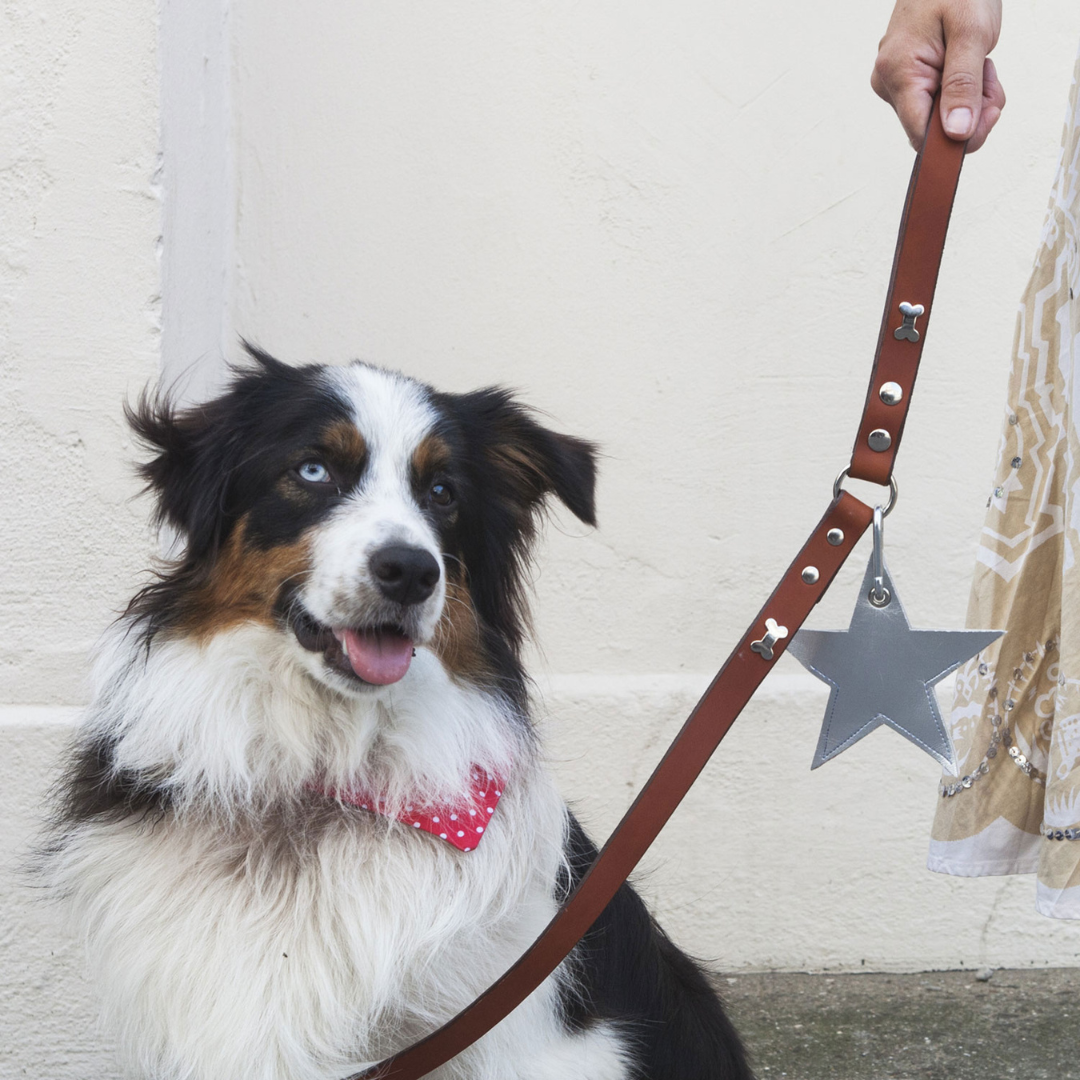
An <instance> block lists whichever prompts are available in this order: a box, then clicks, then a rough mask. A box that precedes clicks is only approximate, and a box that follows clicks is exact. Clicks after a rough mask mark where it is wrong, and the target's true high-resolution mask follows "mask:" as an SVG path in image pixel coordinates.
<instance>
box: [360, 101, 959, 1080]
mask: <svg viewBox="0 0 1080 1080" xmlns="http://www.w3.org/2000/svg"><path fill="white" fill-rule="evenodd" d="M963 156H964V146H963V145H962V144H960V143H956V142H953V141H952V140H951V139H949V138H948V137H947V136H946V135H945V132H944V130H943V129H942V127H941V122H940V119H939V118H938V109H937V102H936V101H935V104H934V109H933V112H932V114H931V118H930V124H929V127H928V130H927V137H926V141H925V143H924V144H923V149H922V152H921V153H920V155H919V157H918V158H917V160H916V162H915V169H914V172H913V173H912V178H911V185H910V187H909V188H908V195H907V201H906V204H905V207H904V216H903V220H902V221H901V224H900V237H899V240H898V242H897V250H896V258H895V260H894V262H893V272H892V280H891V282H890V286H889V297H888V300H887V302H886V306H885V319H884V322H883V324H882V329H881V335H880V337H879V339H878V350H877V357H876V360H875V363H874V370H873V374H872V375H871V380H870V390H869V393H868V394H867V399H866V407H865V409H864V412H863V418H862V423H861V425H860V427H859V436H858V440H857V441H856V444H855V452H854V454H853V456H852V462H851V466H850V468H849V470H845V471H849V472H850V474H851V475H852V476H855V477H859V478H862V479H866V480H872V481H875V482H877V483H882V484H885V483H888V482H889V479H890V476H891V473H892V464H893V460H894V459H895V455H896V449H897V446H898V444H899V442H900V435H901V433H902V431H903V426H904V418H905V417H906V415H907V408H908V404H909V403H910V399H911V388H912V386H913V385H914V382H915V374H916V371H917V369H918V364H919V357H920V355H921V352H922V339H923V338H924V337H925V329H926V319H927V316H928V314H929V309H930V302H931V300H932V298H933V294H934V286H935V284H936V282H937V273H938V267H939V265H940V262H941V252H942V248H943V247H944V244H945V233H946V230H947V228H948V223H949V213H950V211H951V209H952V202H953V196H954V195H955V193H956V185H957V182H958V180H959V177H960V165H961V162H962V161H963ZM901 303H904V304H907V305H909V306H911V307H915V306H917V305H922V307H923V311H922V313H921V314H920V315H916V316H914V323H918V321H919V320H920V319H921V320H922V322H921V325H920V326H918V328H917V329H915V334H916V335H917V336H916V338H915V339H913V338H912V335H911V334H910V333H908V332H906V331H905V332H904V333H902V334H901V335H900V336H897V331H898V330H904V329H905V320H904V318H903V316H902V315H901V314H900V310H899V305H900V304H901ZM907 322H908V323H909V326H910V328H911V329H914V326H913V325H910V324H911V322H912V320H911V318H910V317H909V318H908V320H907ZM883 382H893V383H896V384H897V386H898V387H899V389H900V398H899V400H898V401H897V403H896V404H894V405H888V404H886V403H885V401H884V400H883V396H882V394H881V393H880V388H881V385H882V383H883ZM885 396H888V397H894V396H895V394H894V393H892V392H890V393H888V394H887V395H885ZM878 430H882V431H885V432H886V434H887V435H888V436H889V444H888V446H887V447H886V448H885V449H883V450H876V449H874V448H873V445H874V444H873V442H872V441H868V440H870V433H871V432H876V431H878ZM874 441H877V442H879V443H880V442H881V441H883V440H880V438H875V440H874ZM872 519H873V510H872V509H871V508H870V507H869V506H867V505H866V504H865V503H863V502H861V501H859V500H858V499H856V498H855V497H854V496H853V495H851V494H849V493H848V492H845V491H840V492H839V493H838V494H836V496H835V497H834V498H833V501H832V502H831V503H830V505H829V508H828V509H827V510H826V512H825V516H824V517H823V518H822V519H821V521H820V522H818V525H817V527H816V528H815V529H814V531H813V532H812V533H811V534H810V538H809V539H808V540H807V542H806V544H805V545H804V546H803V548H802V550H801V551H800V552H799V554H798V555H797V556H796V558H795V560H794V562H792V564H791V565H790V566H789V567H788V568H787V571H786V572H785V573H784V576H783V578H782V579H781V581H780V584H779V585H778V586H777V587H776V590H775V591H774V592H773V594H772V596H770V597H769V599H768V601H767V602H766V604H765V606H764V607H763V608H762V609H761V611H760V612H759V613H758V616H757V618H756V619H755V620H754V622H753V623H752V624H751V626H750V629H749V630H747V632H746V634H745V635H744V636H743V639H742V641H740V642H739V644H738V646H737V647H736V649H735V651H734V652H733V653H732V654H731V656H730V657H728V659H727V661H726V663H725V664H724V666H723V667H722V668H721V669H720V673H719V674H718V675H717V676H716V678H715V679H714V680H713V681H712V684H711V685H710V686H709V688H708V690H706V692H705V695H704V696H703V697H702V699H701V700H700V701H699V702H698V704H697V706H696V707H695V708H694V711H693V712H692V713H691V714H690V716H689V718H688V719H687V721H686V723H685V724H684V725H683V727H682V729H681V730H680V732H679V734H678V735H677V736H676V738H675V741H674V742H673V743H672V744H671V746H670V748H669V749H668V751H667V753H666V754H665V755H664V757H663V759H662V760H661V761H660V764H659V765H657V767H656V770H655V771H654V772H653V774H652V776H651V777H650V778H649V781H648V783H647V784H646V785H645V787H644V788H642V790H641V792H640V793H639V794H638V796H637V798H636V799H635V800H634V804H633V805H632V806H631V807H630V809H629V810H628V811H627V813H626V814H625V816H624V817H623V819H622V821H621V822H620V823H619V825H618V827H617V828H616V829H615V831H614V832H613V833H612V834H611V838H610V839H609V840H608V842H607V843H606V844H605V845H604V848H603V850H602V851H601V852H600V854H599V855H598V856H597V858H596V861H595V862H594V863H593V865H592V866H591V867H590V869H589V870H588V871H587V873H586V874H585V876H584V878H583V879H582V881H581V882H580V884H579V885H578V887H577V889H576V890H575V891H574V893H573V894H572V895H571V896H570V897H569V898H568V900H567V901H566V903H565V904H564V905H563V906H562V907H561V908H560V909H559V911H558V913H557V914H556V915H555V917H554V918H553V919H552V921H551V922H550V923H549V924H548V926H547V928H546V929H545V930H544V932H543V933H542V934H541V935H540V936H539V937H538V938H537V939H536V941H535V942H534V943H533V944H532V945H531V946H530V947H529V949H528V950H527V951H526V952H525V954H524V955H523V956H522V957H521V958H520V959H519V960H518V961H517V963H516V964H514V966H513V967H512V968H510V970H509V971H507V972H506V974H505V975H503V976H502V977H501V978H500V979H499V980H498V981H497V982H495V983H493V984H492V985H491V986H490V987H489V988H488V989H487V990H485V991H484V993H483V994H481V995H480V996H479V997H478V998H477V999H476V1000H475V1001H474V1002H473V1003H472V1004H471V1005H469V1006H468V1007H467V1008H465V1009H464V1010H463V1011H462V1012H460V1013H458V1014H457V1016H455V1017H454V1018H453V1019H452V1020H450V1021H449V1022H447V1023H446V1024H444V1025H443V1027H441V1028H439V1029H438V1030H437V1031H435V1032H433V1033H432V1034H431V1035H429V1036H427V1038H425V1039H422V1040H421V1041H420V1042H418V1043H415V1044H414V1045H412V1046H410V1047H409V1048H408V1049H406V1050H403V1051H402V1052H401V1053H399V1054H396V1055H394V1056H393V1057H391V1058H387V1059H386V1060H385V1061H383V1062H382V1063H380V1064H379V1065H375V1066H373V1067H371V1068H370V1069H367V1070H365V1071H364V1072H362V1073H357V1074H355V1075H354V1076H352V1077H350V1078H349V1080H376V1078H378V1080H419V1078H420V1077H422V1076H425V1075H426V1074H427V1073H429V1072H431V1071H432V1070H433V1069H436V1068H438V1067H439V1066H440V1065H442V1064H444V1063H445V1062H447V1061H449V1060H450V1058H452V1057H454V1056H455V1055H457V1054H460V1053H461V1051H462V1050H464V1049H466V1047H468V1046H470V1045H471V1044H472V1043H474V1042H476V1040H477V1039H479V1038H481V1037H482V1036H483V1035H484V1034H486V1033H487V1032H488V1031H490V1030H491V1028H493V1027H494V1026H495V1025H496V1024H497V1023H498V1022H499V1021H500V1020H502V1019H503V1018H504V1017H506V1016H507V1015H508V1014H509V1013H510V1012H512V1011H513V1010H514V1009H515V1008H516V1007H517V1006H518V1005H519V1004H520V1003H521V1002H522V1001H524V999H525V998H526V997H528V995H529V994H530V993H532V991H533V990H535V989H536V988H537V987H538V986H539V985H540V984H541V983H542V982H543V981H544V979H546V978H547V977H548V975H550V974H551V972H553V971H554V970H555V968H556V967H558V965H559V964H560V963H561V962H562V961H563V960H564V959H565V958H566V957H567V955H568V954H569V953H570V951H571V950H572V949H573V948H574V946H575V945H576V944H577V942H578V941H579V940H580V939H581V938H582V937H583V936H584V934H585V933H586V932H587V931H588V929H589V927H590V926H592V924H593V923H594V922H595V921H596V919H597V918H598V917H599V916H600V914H601V912H602V911H603V910H604V908H605V907H606V906H607V905H608V903H609V902H610V901H611V899H612V897H613V896H614V895H615V893H616V892H617V891H618V889H619V887H620V886H621V885H622V883H623V882H624V881H625V880H626V878H627V876H628V875H629V874H630V873H631V871H632V870H633V869H634V867H635V866H636V865H637V863H638V861H639V860H640V859H641V857H642V855H644V854H645V851H646V850H647V849H648V847H649V845H650V844H651V843H652V842H653V840H654V839H656V836H657V834H658V833H659V832H660V830H661V829H662V828H663V826H664V824H665V823H666V822H667V820H668V818H669V817H670V816H671V814H672V813H673V812H674V810H675V808H676V807H677V806H678V805H679V803H680V802H681V801H682V799H683V796H684V795H685V794H686V793H687V791H689V790H690V787H691V785H692V784H693V782H694V780H695V779H696V778H697V776H698V774H699V773H700V772H701V770H702V769H703V768H704V767H705V765H706V763H707V762H708V760H709V758H710V757H711V756H712V754H713V751H714V750H715V749H716V747H717V746H718V745H719V743H720V740H721V739H722V738H723V737H724V735H726V734H727V731H728V729H729V728H730V727H731V725H732V724H733V723H734V722H735V718H736V717H737V716H738V715H739V713H740V712H741V711H742V709H743V707H744V706H745V705H746V703H747V702H748V701H749V700H750V698H751V696H752V695H753V693H754V691H755V690H756V689H757V688H758V686H759V685H760V684H761V682H762V680H763V679H764V678H765V676H766V675H767V674H768V673H769V671H770V670H771V669H772V667H773V662H774V660H775V658H776V657H777V656H779V655H780V653H782V652H783V650H784V648H785V646H786V644H787V642H789V641H790V640H791V638H792V637H793V636H794V634H795V632H796V631H797V630H798V629H799V627H800V626H801V625H802V623H803V621H804V620H805V619H806V617H807V616H808V615H809V614H810V611H811V610H812V609H813V607H814V605H815V604H816V603H817V602H818V600H820V599H821V597H822V596H823V595H824V593H825V590H826V589H827V588H828V587H829V585H830V584H831V583H832V580H833V578H834V577H835V576H836V573H837V571H838V570H839V569H840V567H841V566H842V565H843V563H844V561H845V560H846V558H847V556H848V555H849V554H850V553H851V551H852V549H853V548H854V546H855V544H856V542H857V541H858V539H859V538H860V537H861V536H862V534H863V533H864V532H865V531H866V528H867V526H868V525H869V524H870V522H871V520H872Z"/></svg>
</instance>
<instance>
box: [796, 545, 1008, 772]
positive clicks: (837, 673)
mask: <svg viewBox="0 0 1080 1080" xmlns="http://www.w3.org/2000/svg"><path fill="white" fill-rule="evenodd" d="M881 584H882V585H883V586H884V588H885V590H886V591H887V595H888V601H887V602H886V603H885V604H884V605H883V606H881V607H877V606H875V605H874V604H872V603H871V601H870V597H871V593H872V592H874V591H875V589H876V588H877V579H876V575H875V573H874V559H873V558H871V560H870V565H869V566H867V568H866V577H865V578H863V583H862V592H861V593H860V594H859V600H858V602H857V603H856V605H855V611H854V612H853V613H852V616H851V625H850V626H849V627H848V628H847V630H800V631H799V633H798V634H796V635H795V637H794V638H792V640H791V644H790V645H789V646H788V649H787V651H788V652H789V653H791V654H792V655H793V656H794V657H795V658H796V659H797V660H798V661H799V663H801V664H802V665H803V666H804V667H806V668H808V669H809V670H810V671H812V672H813V673H814V674H815V675H816V676H817V677H818V678H819V679H821V681H822V682H826V683H828V684H829V685H830V686H831V687H832V693H830V694H829V704H828V707H827V708H826V709H825V720H824V722H823V723H822V725H821V735H820V737H819V738H818V744H817V750H816V752H815V753H814V762H813V764H812V765H811V766H810V767H811V768H812V769H816V768H817V767H818V766H819V765H824V764H825V762H826V761H829V760H830V759H831V758H834V757H836V755H837V754H839V753H841V752H842V751H844V750H846V749H847V748H848V747H849V746H851V744H852V743H855V742H858V741H859V739H861V738H862V737H863V736H864V735H867V734H869V733H870V732H871V731H873V730H874V728H876V727H878V726H879V725H881V724H888V725H889V727H891V728H893V729H894V730H896V731H899V732H900V734H901V735H903V736H904V737H905V738H907V739H910V740H911V741H912V742H913V743H914V744H915V745H916V746H918V747H921V748H922V749H923V750H925V751H926V752H927V753H928V754H930V756H931V757H935V758H937V760H938V761H940V762H941V764H942V765H944V766H945V767H946V768H948V769H951V770H952V771H953V773H955V772H956V755H955V753H954V751H953V747H952V742H951V741H950V739H949V735H948V733H947V732H946V730H945V725H944V724H943V723H942V720H941V712H940V710H939V709H938V704H937V700H936V699H935V697H934V691H933V686H934V683H936V682H940V681H941V680H942V679H944V678H945V676H946V675H948V674H949V672H951V671H955V670H956V669H957V668H958V667H959V666H960V665H961V664H962V663H963V662H964V661H965V660H968V659H970V658H971V657H972V656H974V655H975V654H976V653H977V652H979V651H980V650H982V649H985V648H986V646H987V645H989V644H990V643H991V642H993V641H996V640H997V639H998V638H999V637H1001V635H1002V634H1003V633H1004V631H1003V630H912V628H911V624H910V623H909V622H908V619H907V615H906V614H905V613H904V608H903V606H902V605H901V603H900V598H899V597H898V596H897V595H896V586H895V585H894V584H893V582H892V578H891V577H890V576H889V571H888V569H887V568H886V566H885V564H884V561H882V563H881ZM877 595H878V597H879V598H880V597H881V595H882V594H881V593H878V594H877Z"/></svg>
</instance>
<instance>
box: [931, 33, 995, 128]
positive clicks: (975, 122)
mask: <svg viewBox="0 0 1080 1080" xmlns="http://www.w3.org/2000/svg"><path fill="white" fill-rule="evenodd" d="M986 53H987V48H986V44H985V43H983V42H982V41H979V40H977V39H976V38H974V37H968V36H962V37H956V38H953V39H952V40H951V41H947V43H946V50H945V69H944V72H943V73H942V77H941V121H942V125H943V126H944V128H945V133H946V134H947V135H948V136H949V137H950V138H953V139H968V138H970V137H971V136H972V135H974V134H975V131H976V129H977V128H978V126H979V117H980V115H981V113H982V92H983V64H984V62H985V60H986Z"/></svg>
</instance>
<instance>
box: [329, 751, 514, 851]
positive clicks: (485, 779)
mask: <svg viewBox="0 0 1080 1080" xmlns="http://www.w3.org/2000/svg"><path fill="white" fill-rule="evenodd" d="M502 787H503V780H502V778H501V777H497V776H491V775H489V774H488V773H487V772H486V771H485V770H484V769H481V768H480V767H479V766H477V768H476V769H474V770H473V775H472V788H471V789H470V790H469V791H463V792H462V793H461V802H460V803H456V804H454V805H453V806H426V807H424V806H407V807H405V809H404V810H403V811H402V812H401V813H400V814H397V815H395V817H396V819H397V820H398V821H400V822H402V823H403V824H405V825H411V826H412V827H413V828H414V829H420V830H422V831H423V832H429V833H431V835H432V836H437V837H438V838H439V839H440V840H445V841H446V842H447V843H448V844H453V846H454V847H456V848H457V849H458V851H472V850H473V848H475V847H476V845H477V844H479V843H480V839H481V837H482V835H483V832H484V828H485V825H483V824H477V822H484V821H485V819H486V818H487V819H490V815H492V814H494V813H495V807H496V806H497V805H498V803H499V799H501V798H502ZM326 794H327V795H330V796H332V797H333V798H337V799H340V800H341V801H342V802H346V803H349V804H350V805H352V806H357V807H359V808H360V809H361V810H367V811H368V812H369V813H375V814H387V809H386V804H385V802H384V801H383V800H382V799H379V798H376V797H375V796H374V795H372V794H371V793H370V792H367V791H357V790H350V791H328V792H326ZM443 817H446V818H449V820H450V821H453V822H455V823H456V824H455V828H454V829H451V830H449V831H447V830H446V829H445V826H443V825H441V819H442V818H443Z"/></svg>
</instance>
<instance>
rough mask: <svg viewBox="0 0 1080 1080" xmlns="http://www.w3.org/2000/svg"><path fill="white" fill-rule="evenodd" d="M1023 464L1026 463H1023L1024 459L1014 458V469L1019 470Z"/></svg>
mask: <svg viewBox="0 0 1080 1080" xmlns="http://www.w3.org/2000/svg"><path fill="white" fill-rule="evenodd" d="M1023 464H1024V462H1023V459H1022V458H1018V457H1014V458H1013V459H1012V467H1013V468H1014V469H1019V468H1020V466H1021V465H1023Z"/></svg>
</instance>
